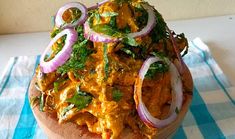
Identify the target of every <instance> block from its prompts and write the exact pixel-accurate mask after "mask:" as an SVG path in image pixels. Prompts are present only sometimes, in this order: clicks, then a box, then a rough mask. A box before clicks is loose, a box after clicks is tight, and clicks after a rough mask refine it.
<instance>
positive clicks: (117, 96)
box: [112, 88, 123, 102]
mask: <svg viewBox="0 0 235 139" xmlns="http://www.w3.org/2000/svg"><path fill="white" fill-rule="evenodd" d="M122 96H123V93H122V92H121V91H120V90H119V89H117V88H114V89H113V91H112V98H113V100H114V101H116V102H118V101H120V100H121V98H122Z"/></svg>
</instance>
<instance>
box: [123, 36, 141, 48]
mask: <svg viewBox="0 0 235 139" xmlns="http://www.w3.org/2000/svg"><path fill="white" fill-rule="evenodd" d="M122 41H123V42H124V43H126V44H128V45H131V46H138V45H139V44H138V43H137V42H136V40H135V39H134V38H132V37H130V36H128V35H126V36H125V37H124V38H123V40H122Z"/></svg>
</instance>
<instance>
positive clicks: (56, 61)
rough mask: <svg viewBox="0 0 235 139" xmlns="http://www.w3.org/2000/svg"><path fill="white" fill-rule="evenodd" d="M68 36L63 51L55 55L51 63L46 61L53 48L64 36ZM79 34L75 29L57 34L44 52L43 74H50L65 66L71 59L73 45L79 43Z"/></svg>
mask: <svg viewBox="0 0 235 139" xmlns="http://www.w3.org/2000/svg"><path fill="white" fill-rule="evenodd" d="M64 35H67V37H66V40H65V45H64V46H63V48H62V50H61V51H60V52H59V53H58V54H56V55H55V57H54V58H53V59H52V60H50V61H45V60H44V59H45V57H46V55H47V52H48V51H49V50H50V49H51V46H52V45H53V44H54V43H55V42H56V41H57V40H58V39H59V38H61V37H62V36H64ZM77 37H78V35H77V32H76V31H75V30H73V29H64V30H63V31H62V32H60V33H59V34H57V35H56V36H55V37H54V38H53V39H52V40H51V42H50V43H49V45H48V46H47V48H46V50H45V51H44V52H43V54H42V56H41V58H40V68H41V71H42V72H43V73H50V72H53V71H55V70H56V69H57V68H58V67H59V66H61V65H63V64H64V63H65V62H66V61H67V60H68V59H69V57H70V54H71V53H72V45H73V44H74V43H75V42H76V41H77Z"/></svg>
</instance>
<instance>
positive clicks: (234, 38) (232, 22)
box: [0, 15, 235, 84]
mask: <svg viewBox="0 0 235 139" xmlns="http://www.w3.org/2000/svg"><path fill="white" fill-rule="evenodd" d="M167 23H168V25H169V27H170V28H171V29H172V30H174V31H175V32H176V33H181V32H184V33H185V35H186V37H187V38H188V40H193V39H194V38H196V37H200V38H201V39H202V40H203V41H204V42H205V43H206V44H207V45H208V46H209V48H210V49H211V51H212V55H213V56H214V58H215V60H216V61H217V62H218V64H219V65H220V66H221V68H222V70H223V71H224V72H225V74H226V75H227V77H228V79H229V80H230V81H231V83H232V84H235V74H234V71H235V15H228V16H220V17H208V18H201V19H191V20H179V21H167ZM49 41H50V35H49V33H48V32H38V33H24V34H13V35H0V73H2V72H3V69H4V67H5V66H6V64H7V60H8V59H9V58H10V57H12V56H21V55H28V56H31V55H37V54H41V53H42V52H43V50H44V49H45V47H46V46H47V44H48V43H49Z"/></svg>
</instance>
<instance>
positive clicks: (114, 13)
mask: <svg viewBox="0 0 235 139" xmlns="http://www.w3.org/2000/svg"><path fill="white" fill-rule="evenodd" d="M100 16H102V17H114V16H118V13H116V12H104V13H102V14H100Z"/></svg>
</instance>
